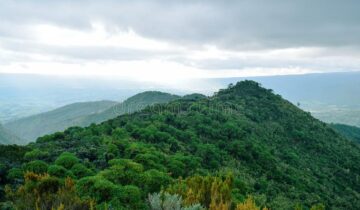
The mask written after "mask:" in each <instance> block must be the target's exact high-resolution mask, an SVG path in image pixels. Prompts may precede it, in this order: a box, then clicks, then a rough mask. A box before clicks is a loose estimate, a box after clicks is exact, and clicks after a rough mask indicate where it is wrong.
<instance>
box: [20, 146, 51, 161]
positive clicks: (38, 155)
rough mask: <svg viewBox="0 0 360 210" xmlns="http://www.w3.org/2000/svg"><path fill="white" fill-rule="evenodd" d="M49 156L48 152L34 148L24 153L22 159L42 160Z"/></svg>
mask: <svg viewBox="0 0 360 210" xmlns="http://www.w3.org/2000/svg"><path fill="white" fill-rule="evenodd" d="M48 156H49V153H48V152H44V151H41V150H40V149H34V150H32V151H29V152H27V153H25V155H24V159H25V160H27V161H31V160H42V159H45V158H47V157H48Z"/></svg>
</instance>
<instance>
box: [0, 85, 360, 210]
mask: <svg viewBox="0 0 360 210" xmlns="http://www.w3.org/2000/svg"><path fill="white" fill-rule="evenodd" d="M0 160H1V161H0V163H1V165H0V175H1V179H0V182H1V194H0V199H1V202H2V203H1V205H2V208H3V209H36V208H38V209H51V208H54V209H188V210H189V209H194V210H195V209H210V210H215V209H216V210H217V209H220V210H228V209H237V210H241V209H242V210H245V209H260V208H261V209H274V210H277V209H310V208H311V209H312V210H315V209H324V208H326V209H348V210H351V209H354V210H355V209H358V207H359V206H360V194H359V192H360V180H359V174H360V166H359V164H358V163H359V161H360V147H359V145H358V144H355V143H354V142H352V141H349V140H347V139H345V138H343V137H342V136H340V135H339V134H338V133H337V132H335V131H334V130H333V129H332V128H330V127H329V126H328V125H327V124H325V123H323V122H321V121H319V120H317V119H315V118H313V117H312V116H311V115H310V114H309V113H307V112H304V111H302V110H300V109H299V108H298V107H297V106H295V105H293V104H291V103H290V102H288V101H286V100H284V99H283V98H282V97H281V96H279V95H276V94H274V93H273V92H272V91H271V90H268V89H265V88H262V87H261V85H260V84H258V83H256V82H253V81H243V82H239V83H237V84H236V85H229V87H228V88H226V89H223V90H219V92H217V93H215V94H214V95H213V96H212V97H189V98H183V99H178V100H174V101H171V102H169V103H165V104H157V105H153V106H148V107H147V108H145V109H144V110H142V111H138V112H135V113H132V114H125V115H122V116H119V117H116V118H114V119H111V120H108V121H106V122H103V123H101V124H98V125H95V124H92V125H90V126H89V127H86V128H81V127H72V128H69V129H67V130H66V131H64V132H57V133H54V134H51V135H46V136H43V137H40V138H38V140H37V141H36V143H31V144H29V145H27V146H0Z"/></svg>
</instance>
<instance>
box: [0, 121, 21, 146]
mask: <svg viewBox="0 0 360 210" xmlns="http://www.w3.org/2000/svg"><path fill="white" fill-rule="evenodd" d="M21 142H22V140H21V139H20V138H19V137H17V136H16V135H14V134H13V133H11V132H10V131H8V130H7V129H5V128H4V127H3V126H2V125H1V124H0V144H20V143H21Z"/></svg>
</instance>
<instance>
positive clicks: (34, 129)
mask: <svg viewBox="0 0 360 210" xmlns="http://www.w3.org/2000/svg"><path fill="white" fill-rule="evenodd" d="M114 104H116V102H113V101H96V102H81V103H74V104H70V105H67V106H63V107H60V108H58V109H55V110H53V111H49V112H45V113H41V114H37V115H33V116H29V117H25V118H21V119H18V120H15V121H12V122H9V123H6V124H5V125H4V126H5V127H6V128H7V129H9V130H10V131H12V132H13V133H16V135H18V136H19V137H20V138H22V139H25V142H24V143H28V142H30V141H34V140H35V139H36V138H37V137H39V136H43V135H46V134H50V133H54V132H56V131H63V130H65V129H66V128H68V127H70V126H75V125H77V124H78V122H79V119H81V117H82V116H84V115H89V114H93V113H97V112H101V111H104V110H106V109H108V108H109V107H111V106H113V105H114Z"/></svg>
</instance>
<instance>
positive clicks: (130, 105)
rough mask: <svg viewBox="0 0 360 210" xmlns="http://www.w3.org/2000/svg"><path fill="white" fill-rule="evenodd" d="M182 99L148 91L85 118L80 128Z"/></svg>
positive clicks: (81, 121) (82, 119)
mask: <svg viewBox="0 0 360 210" xmlns="http://www.w3.org/2000/svg"><path fill="white" fill-rule="evenodd" d="M179 98H181V97H180V96H177V95H172V94H169V93H163V92H159V91H146V92H142V93H139V94H136V95H134V96H132V97H130V98H128V99H126V100H125V101H124V102H122V103H118V104H116V105H114V106H112V107H110V108H108V109H106V110H104V111H102V112H100V113H96V114H91V115H87V116H83V117H82V118H81V120H80V123H79V124H78V126H88V125H90V124H91V123H100V122H103V121H105V120H109V119H112V118H115V117H117V116H119V115H122V114H126V113H132V112H135V111H138V110H142V109H144V108H145V107H147V106H149V105H153V104H157V103H167V102H169V101H173V100H176V99H179Z"/></svg>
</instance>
